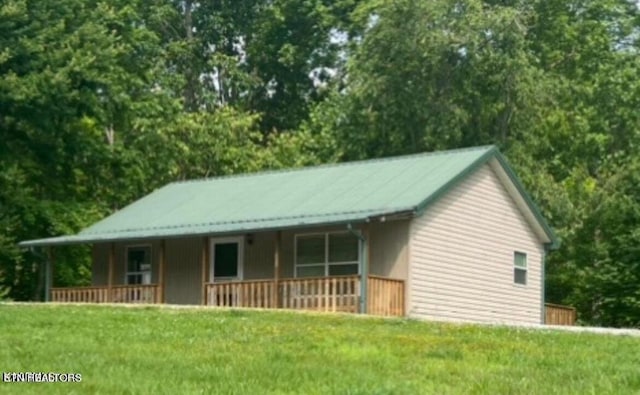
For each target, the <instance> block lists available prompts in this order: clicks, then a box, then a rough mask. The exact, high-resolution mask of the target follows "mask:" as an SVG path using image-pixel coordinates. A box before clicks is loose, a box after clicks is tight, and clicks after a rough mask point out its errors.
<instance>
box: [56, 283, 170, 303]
mask: <svg viewBox="0 0 640 395" xmlns="http://www.w3.org/2000/svg"><path fill="white" fill-rule="evenodd" d="M109 296H111V298H109ZM51 301H52V302H77V303H158V302H159V301H160V287H159V286H158V285H155V284H149V285H117V286H113V287H112V288H111V295H109V288H108V287H77V288H52V289H51Z"/></svg>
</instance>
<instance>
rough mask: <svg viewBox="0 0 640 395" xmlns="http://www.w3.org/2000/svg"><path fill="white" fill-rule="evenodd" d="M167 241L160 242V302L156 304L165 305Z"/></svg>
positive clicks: (157, 301)
mask: <svg viewBox="0 0 640 395" xmlns="http://www.w3.org/2000/svg"><path fill="white" fill-rule="evenodd" d="M165 248H166V243H165V240H164V239H162V240H160V262H158V288H159V289H158V300H156V303H164V266H165V259H166V258H165V256H166V255H165Z"/></svg>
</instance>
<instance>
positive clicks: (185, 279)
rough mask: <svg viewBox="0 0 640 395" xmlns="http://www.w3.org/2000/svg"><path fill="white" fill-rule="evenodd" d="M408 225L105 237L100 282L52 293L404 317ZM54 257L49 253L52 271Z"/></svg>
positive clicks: (88, 299) (62, 298)
mask: <svg viewBox="0 0 640 395" xmlns="http://www.w3.org/2000/svg"><path fill="white" fill-rule="evenodd" d="M405 231H406V222H404V223H402V222H399V223H395V224H389V223H387V224H384V225H383V224H376V225H373V224H368V225H366V226H360V227H357V228H354V229H345V227H344V226H337V227H336V226H333V227H320V228H314V229H300V230H288V231H287V230H285V231H271V232H262V233H248V234H242V235H237V234H236V235H226V236H225V235H223V236H217V235H211V236H209V235H207V236H201V237H190V238H184V239H171V238H169V239H154V240H146V241H140V240H130V241H118V242H109V243H100V244H95V245H94V248H93V251H94V253H93V255H94V256H93V261H94V268H93V271H92V273H93V279H92V282H93V285H91V286H88V287H73V288H59V287H51V286H50V287H49V288H48V290H47V291H46V293H47V297H48V300H50V301H52V302H63V303H64V302H72V303H140V304H162V303H169V304H192V305H194V304H200V305H206V306H214V307H226V308H264V309H275V308H277V309H294V310H313V311H323V312H348V313H366V314H374V315H382V316H404V315H405V292H406V290H405V281H404V278H405V276H404V275H403V274H404V273H403V272H404V269H402V267H404V266H405V260H406V251H405V249H406V247H405V246H406V243H405V242H404V240H405V237H406V235H405V234H404V233H405ZM372 253H373V254H374V257H373V259H371V257H372ZM51 256H52V257H53V254H51ZM396 261H397V264H395V263H394V262H396ZM318 262H320V263H318ZM53 265H54V262H53V259H51V260H50V268H49V270H48V272H49V271H50V270H51V268H52V267H53ZM398 268H400V269H399V270H396V269H398ZM50 277H51V276H49V279H50ZM49 281H50V280H49ZM50 285H51V284H50Z"/></svg>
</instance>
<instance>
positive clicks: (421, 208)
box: [415, 145, 498, 216]
mask: <svg viewBox="0 0 640 395" xmlns="http://www.w3.org/2000/svg"><path fill="white" fill-rule="evenodd" d="M485 148H487V152H485V153H484V154H482V156H480V157H479V158H478V159H476V160H475V161H473V162H472V163H471V164H470V165H469V166H467V167H466V168H465V169H464V170H463V171H461V172H460V173H458V174H457V175H456V176H455V177H453V178H451V179H450V180H449V181H447V183H446V184H444V185H443V186H442V187H440V189H438V190H437V191H435V192H434V193H432V194H431V196H429V197H428V198H426V199H425V200H423V201H422V202H420V203H419V204H418V205H417V206H416V209H415V213H416V216H420V215H422V214H423V213H424V212H425V211H426V209H427V207H429V206H430V205H431V204H432V203H433V202H435V201H437V200H439V199H440V198H441V197H442V196H443V195H445V194H446V193H447V192H449V190H450V189H451V188H453V187H454V186H456V185H457V184H458V183H459V182H460V181H462V180H463V179H464V178H466V177H467V176H468V175H469V174H471V173H473V172H474V171H475V170H476V169H477V168H478V167H480V166H482V165H483V164H485V163H486V162H488V161H489V159H491V158H492V157H493V156H494V154H496V153H498V148H497V147H496V146H495V145H489V146H486V147H485Z"/></svg>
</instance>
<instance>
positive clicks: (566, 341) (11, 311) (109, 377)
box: [0, 304, 640, 394]
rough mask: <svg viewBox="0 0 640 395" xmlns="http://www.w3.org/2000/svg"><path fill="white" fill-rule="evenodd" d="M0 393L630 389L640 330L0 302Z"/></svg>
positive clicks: (639, 367)
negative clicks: (70, 377)
mask: <svg viewBox="0 0 640 395" xmlns="http://www.w3.org/2000/svg"><path fill="white" fill-rule="evenodd" d="M0 371H2V372H58V373H70V372H74V373H81V374H82V381H81V382H80V383H2V382H0V393H16V394H28V393H34V394H36V393H37V394H40V393H47V394H50V393H61V394H69V393H107V394H111V393H115V394H120V393H150V394H151V393H153V394H156V393H167V394H188V393H196V394H197V393H201V394H210V393H229V394H230V393H238V394H263V393H301V394H315V393H331V394H416V393H422V394H424V393H434V394H464V393H480V394H484V393H487V394H496V393H497V394H536V393H538V394H550V393H558V394H562V393H577V394H590V393H593V394H622V393H625V394H629V393H640V339H638V338H632V337H625V336H612V335H597V334H587V333H565V332H554V331H539V330H524V329H513V328H505V327H486V326H474V325H451V324H441V323H425V322H419V321H413V320H406V319H377V318H366V317H358V316H350V315H323V314H309V313H296V312H273V311H272V312H265V311H248V310H212V309H199V308H193V309H171V308H159V307H145V308H127V307H111V306H71V305H67V306H63V305H42V304H34V305H17V304H0Z"/></svg>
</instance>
